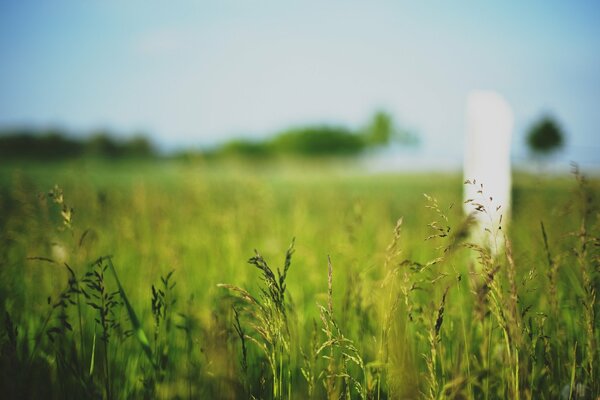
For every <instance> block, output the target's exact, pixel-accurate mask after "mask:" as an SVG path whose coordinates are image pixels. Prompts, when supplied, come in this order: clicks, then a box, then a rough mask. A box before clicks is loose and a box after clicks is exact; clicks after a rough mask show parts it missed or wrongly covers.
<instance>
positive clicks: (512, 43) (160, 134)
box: [0, 0, 600, 168]
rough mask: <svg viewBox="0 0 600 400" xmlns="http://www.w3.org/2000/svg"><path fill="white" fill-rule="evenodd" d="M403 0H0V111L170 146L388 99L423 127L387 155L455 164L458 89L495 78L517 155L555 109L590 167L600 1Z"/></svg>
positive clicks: (597, 119) (569, 148)
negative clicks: (511, 119) (413, 140)
mask: <svg viewBox="0 0 600 400" xmlns="http://www.w3.org/2000/svg"><path fill="white" fill-rule="evenodd" d="M412 3H415V2H411V4H408V3H405V4H402V3H401V2H391V1H390V2H353V1H344V2H341V1H340V2H337V1H331V2H327V3H325V2H312V1H302V2H295V3H293V2H283V1H279V2H276V1H272V2H271V1H269V2H260V3H257V2H243V1H218V2H216V1H215V2H201V1H198V2H160V3H159V2H157V3H155V4H148V2H142V1H127V2H118V1H85V2H83V1H47V2H44V1H38V2H33V1H7V0H0V59H1V60H2V61H1V62H0V127H6V126H11V127H14V126H35V127H46V126H53V127H56V126H57V127H61V128H63V129H66V130H68V131H71V132H74V133H76V134H77V133H78V132H80V134H83V133H84V132H88V131H89V130H93V129H108V130H111V131H114V132H120V133H121V134H133V133H136V132H143V133H146V134H148V135H149V137H150V138H151V139H152V140H153V141H154V142H155V143H157V144H158V145H159V147H160V148H161V149H162V150H164V151H169V150H175V149H182V148H186V147H188V146H193V147H196V148H197V147H201V146H210V145H214V144H217V143H220V142H223V141H225V140H228V139H231V138H234V137H240V138H264V137H267V136H269V135H272V134H273V133H275V132H276V131H279V130H282V129H285V128H288V127H290V126H297V125H303V124H313V123H328V124H337V125H342V126H348V127H351V128H355V127H358V126H360V125H361V124H364V123H365V122H367V120H368V119H369V117H370V116H371V115H372V114H373V113H374V112H375V111H376V110H378V109H384V110H387V111H388V112H389V113H390V114H391V115H392V116H393V117H394V119H395V121H396V123H397V124H398V125H399V126H401V127H403V128H406V129H408V130H410V131H412V132H415V133H416V134H418V135H419V137H420V146H419V147H417V148H415V149H413V150H410V151H407V150H395V149H390V150H388V151H387V158H386V159H387V160H389V159H390V157H391V158H396V159H403V160H412V161H410V162H409V163H404V164H402V163H399V164H397V166H399V167H401V166H403V165H407V164H410V163H412V164H413V165H417V166H418V167H423V168H436V167H441V166H446V165H451V166H457V167H458V166H459V165H460V163H461V160H462V151H463V136H464V130H465V121H464V119H465V118H464V113H465V111H464V110H465V102H466V97H467V94H468V93H469V92H470V91H471V90H474V89H486V90H487V89H491V90H497V91H499V92H500V93H501V94H502V95H503V96H505V97H506V99H507V100H508V101H509V103H510V104H511V105H512V107H513V110H514V112H515V122H516V127H515V128H516V129H515V132H514V139H513V159H514V161H515V162H523V161H525V160H526V158H527V150H526V147H525V144H524V135H525V132H526V130H527V129H528V128H529V127H530V126H531V125H532V124H533V123H534V122H535V121H536V120H537V119H538V118H540V117H541V116H542V115H543V114H544V113H551V114H552V115H553V116H554V117H555V118H556V119H557V120H558V121H559V122H560V124H561V125H562V127H563V129H564V132H565V134H566V138H567V140H566V147H565V149H564V151H562V152H561V153H560V154H559V155H558V156H557V157H556V158H555V160H556V161H557V162H559V163H561V165H565V164H566V163H568V161H570V160H574V161H577V162H579V163H581V164H582V165H584V166H590V167H594V168H598V167H600V135H599V132H598V129H599V127H600V112H599V110H598V107H599V106H600V24H599V23H598V21H600V3H598V2H591V1H590V2H584V1H572V2H563V3H561V4H559V3H557V2H541V1H540V2H526V3H525V2H507V1H503V2H496V4H493V5H491V4H485V5H483V4H476V3H475V2H452V3H449V2H446V3H444V2H422V3H419V4H412ZM390 154H391V156H390ZM416 160H418V162H417V161H416Z"/></svg>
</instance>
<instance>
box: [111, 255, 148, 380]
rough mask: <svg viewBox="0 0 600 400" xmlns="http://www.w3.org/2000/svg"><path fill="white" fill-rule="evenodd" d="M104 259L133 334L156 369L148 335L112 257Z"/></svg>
mask: <svg viewBox="0 0 600 400" xmlns="http://www.w3.org/2000/svg"><path fill="white" fill-rule="evenodd" d="M106 259H107V260H108V266H109V267H110V270H111V272H112V274H113V276H114V277H115V281H116V282H117V286H118V288H119V293H120V294H121V298H122V299H123V302H124V303H125V308H127V314H128V315H129V319H130V320H131V325H132V327H133V336H135V337H136V339H137V340H138V342H139V343H140V345H141V346H142V350H144V353H145V354H146V357H148V361H150V364H152V367H153V368H154V369H155V370H156V369H158V366H157V365H156V363H155V362H154V360H153V358H152V349H151V348H150V342H149V341H148V337H147V336H146V334H145V333H144V329H142V324H141V323H140V320H139V319H138V317H137V314H136V313H135V311H134V309H133V307H132V306H131V303H129V299H128V298H127V294H125V290H124V289H123V286H121V281H119V277H118V276H117V271H116V269H115V266H114V265H113V263H112V258H111V257H107V258H106Z"/></svg>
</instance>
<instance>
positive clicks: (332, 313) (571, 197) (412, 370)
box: [0, 161, 600, 399]
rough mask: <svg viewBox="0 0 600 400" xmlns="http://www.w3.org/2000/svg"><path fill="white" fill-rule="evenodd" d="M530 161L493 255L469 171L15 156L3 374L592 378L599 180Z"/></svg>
mask: <svg viewBox="0 0 600 400" xmlns="http://www.w3.org/2000/svg"><path fill="white" fill-rule="evenodd" d="M514 181H515V182H514V189H513V199H514V204H513V209H512V216H511V221H510V224H509V225H508V226H505V227H504V230H503V231H497V232H493V234H495V235H503V234H504V233H506V234H507V236H508V239H509V245H507V246H506V251H502V252H500V254H498V255H496V256H494V255H492V254H491V253H490V252H489V251H488V250H487V249H485V248H480V247H477V246H475V245H471V244H469V242H470V241H471V240H470V239H469V238H468V237H467V236H466V235H464V228H465V218H464V216H463V215H462V186H463V182H462V177H460V176H459V175H444V174H412V175H395V174H387V175H369V174H364V173H360V172H359V171H357V170H356V169H353V168H349V167H348V166H347V165H326V164H323V163H315V164H312V165H298V164H262V165H259V166H256V165H247V164H243V163H240V164H236V163H231V164H210V163H208V164H205V163H176V162H162V163H150V162H148V163H143V162H136V163H133V162H125V161H124V162H118V163H103V162H100V161H94V162H93V161H76V162H71V163H62V164H59V163H57V164H48V165H45V164H33V163H23V164H21V165H18V164H17V163H11V164H0V307H1V308H2V321H1V323H0V356H1V358H0V360H1V361H0V385H1V386H0V393H3V394H5V395H6V396H8V397H7V398H90V397H101V398H114V399H117V398H167V399H169V398H251V397H252V396H254V397H255V398H289V397H291V398H297V399H304V398H339V397H342V398H344V397H346V398H378V399H385V398H401V399H404V398H456V399H483V398H485V399H497V398H515V399H516V398H520V399H533V398H535V399H557V398H561V397H560V396H566V397H564V398H573V399H574V398H595V397H597V396H598V395H599V394H600V373H599V372H598V368H599V367H598V365H600V359H599V356H598V349H597V346H598V341H599V339H600V338H599V332H600V330H599V329H598V324H599V323H598V318H597V317H596V315H597V313H598V311H599V310H598V301H597V298H596V296H597V292H598V290H597V289H598V287H599V286H600V283H599V282H600V280H599V279H600V278H599V275H600V272H599V268H600V267H599V258H598V256H599V250H598V249H599V247H598V243H599V242H598V233H599V228H600V227H599V225H598V205H599V202H598V200H596V199H597V198H598V197H597V196H598V195H599V194H600V190H599V189H598V182H597V181H594V180H592V181H590V182H587V183H586V184H583V185H582V184H580V183H578V181H577V179H576V178H575V177H573V176H569V177H553V178H549V177H545V178H543V177H542V178H540V177H535V176H529V175H516V176H515V177H514ZM55 184H58V185H59V188H57V189H55ZM61 191H62V197H61ZM49 192H51V193H52V194H51V195H49ZM424 193H426V194H428V195H429V196H431V199H430V200H428V199H427V198H426V197H425V196H423V194H424ZM586 196H588V197H589V200H587V197H586ZM71 209H72V210H73V211H72V212H71ZM400 219H402V220H401V222H400V223H399V220H400ZM434 221H436V224H434V225H433V227H436V226H437V227H441V230H435V229H433V228H432V225H431V224H432V222H434ZM542 223H543V229H542V225H541V224H542ZM448 227H450V230H449V231H448ZM440 233H443V234H440ZM432 235H433V236H434V237H433V238H431V239H430V240H425V239H426V238H428V237H430V236H432ZM436 235H437V236H436ZM294 238H295V242H294V246H293V249H292V248H290V243H292V241H293V240H294ZM288 248H290V251H288V252H287V253H286V249H288ZM255 249H256V250H257V251H258V253H255ZM292 250H293V251H292ZM286 254H287V255H286ZM109 256H110V257H109ZM249 259H251V260H250V261H251V263H248V260H249ZM113 267H114V269H113ZM172 271H174V272H172ZM117 276H118V280H117V279H116V278H117ZM119 283H120V284H119ZM583 392H585V394H584V395H585V396H587V397H582V393H583ZM577 396H579V397H577Z"/></svg>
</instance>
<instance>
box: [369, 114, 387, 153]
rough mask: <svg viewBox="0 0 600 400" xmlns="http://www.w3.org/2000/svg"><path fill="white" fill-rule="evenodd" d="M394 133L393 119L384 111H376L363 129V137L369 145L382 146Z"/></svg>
mask: <svg viewBox="0 0 600 400" xmlns="http://www.w3.org/2000/svg"><path fill="white" fill-rule="evenodd" d="M393 135H394V121H393V119H392V116H391V115H390V114H388V113H386V112H385V111H378V112H376V113H375V115H374V116H373V118H372V120H371V122H370V123H369V124H368V125H367V128H366V129H365V139H366V141H367V143H368V144H369V145H370V146H373V145H374V146H383V145H386V144H388V143H389V142H390V140H391V139H392V136H393Z"/></svg>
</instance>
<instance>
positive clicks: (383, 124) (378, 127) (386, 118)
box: [362, 111, 419, 147]
mask: <svg viewBox="0 0 600 400" xmlns="http://www.w3.org/2000/svg"><path fill="white" fill-rule="evenodd" d="M362 135H363V138H364V140H365V142H366V144H367V146H368V147H379V146H386V145H388V144H390V143H391V142H396V143H400V144H404V145H415V144H418V142H419V139H418V137H417V136H416V135H414V134H413V133H410V132H407V131H404V130H401V129H399V128H398V127H397V126H396V124H395V123H394V119H393V118H392V116H391V114H389V113H387V112H385V111H377V112H376V113H375V114H374V115H373V117H372V118H371V121H370V122H369V123H368V124H367V126H366V127H365V128H363V129H362Z"/></svg>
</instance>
